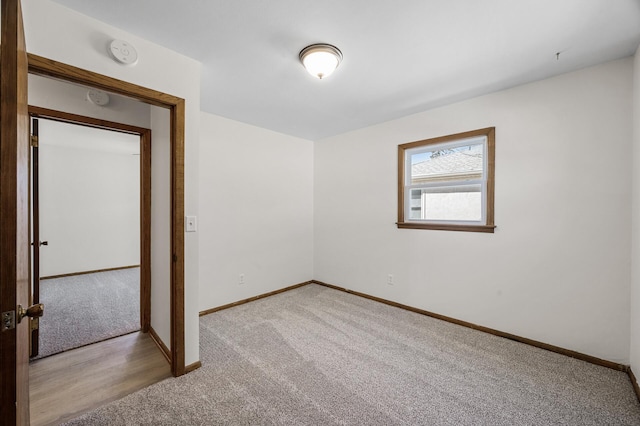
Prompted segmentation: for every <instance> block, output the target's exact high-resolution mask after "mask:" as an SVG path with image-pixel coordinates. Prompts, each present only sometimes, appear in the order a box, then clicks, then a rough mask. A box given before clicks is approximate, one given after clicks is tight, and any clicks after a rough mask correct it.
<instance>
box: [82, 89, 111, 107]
mask: <svg viewBox="0 0 640 426" xmlns="http://www.w3.org/2000/svg"><path fill="white" fill-rule="evenodd" d="M87 99H88V100H89V102H91V103H92V104H94V105H98V106H105V105H107V104H108V103H109V95H108V94H107V93H105V92H103V91H102V90H95V89H91V90H89V91H88V92H87Z"/></svg>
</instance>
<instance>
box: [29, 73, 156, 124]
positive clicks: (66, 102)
mask: <svg viewBox="0 0 640 426" xmlns="http://www.w3.org/2000/svg"><path fill="white" fill-rule="evenodd" d="M87 91H88V88H86V87H84V86H80V85H77V84H72V83H68V82H65V81H60V80H54V79H52V78H48V77H42V76H39V75H34V74H29V105H33V106H38V107H41V108H47V109H53V110H56V111H62V112H68V113H71V114H77V115H83V116H85V117H92V118H98V119H100V120H107V121H113V122H116V123H121V124H128V125H131V126H137V127H143V128H146V129H148V128H149V120H150V116H149V114H150V112H149V105H148V104H145V103H142V102H140V101H137V100H133V99H129V98H126V97H124V96H118V95H113V94H112V95H111V96H110V100H109V103H108V104H107V105H104V106H100V105H95V104H93V103H91V102H89V100H88V98H87Z"/></svg>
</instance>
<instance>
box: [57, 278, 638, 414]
mask: <svg viewBox="0 0 640 426" xmlns="http://www.w3.org/2000/svg"><path fill="white" fill-rule="evenodd" d="M200 344H201V349H200V355H201V360H202V363H203V366H202V368H200V369H199V370H196V371H195V372H193V373H191V374H188V375H186V376H182V377H179V378H171V379H167V380H165V381H163V382H160V383H158V384H155V385H153V386H150V387H148V388H146V389H143V390H141V391H138V392H136V393H134V394H131V395H129V396H128V397H125V398H124V399H121V400H119V401H115V402H113V403H111V404H108V405H106V406H104V407H102V408H99V409H97V410H95V411H93V412H91V413H88V414H86V415H84V416H82V417H80V418H78V419H75V420H73V421H71V422H69V423H68V424H69V425H418V424H422V425H557V424H563V425H638V424H640V404H639V403H638V401H637V399H636V397H635V394H634V392H633V389H632V386H631V383H630V381H629V378H628V377H627V375H626V374H624V373H622V372H618V371H614V370H610V369H607V368H604V367H599V366H595V365H592V364H588V363H586V362H583V361H579V360H575V359H572V358H568V357H565V356H562V355H558V354H555V353H552V352H548V351H544V350H541V349H537V348H533V347H531V346H527V345H524V344H521V343H517V342H513V341H510V340H507V339H503V338H500V337H496V336H492V335H489V334H485V333H482V332H479V331H474V330H471V329H468V328H464V327H460V326H457V325H453V324H449V323H446V322H442V321H439V320H436V319H433V318H429V317H425V316H422V315H418V314H415V313H412V312H407V311H404V310H401V309H398V308H393V307H390V306H387V305H383V304H379V303H376V302H373V301H370V300H367V299H363V298H360V297H357V296H353V295H350V294H346V293H342V292H339V291H336V290H332V289H328V288H325V287H321V286H318V285H313V284H312V285H307V286H305V287H301V288H299V289H296V290H292V291H289V292H286V293H282V294H279V295H276V296H272V297H269V298H266V299H262V300H258V301H255V302H252V303H249V304H246V305H242V306H238V307H235V308H232V309H228V310H224V311H220V312H216V313H213V314H210V315H207V316H205V317H202V318H201V319H200Z"/></svg>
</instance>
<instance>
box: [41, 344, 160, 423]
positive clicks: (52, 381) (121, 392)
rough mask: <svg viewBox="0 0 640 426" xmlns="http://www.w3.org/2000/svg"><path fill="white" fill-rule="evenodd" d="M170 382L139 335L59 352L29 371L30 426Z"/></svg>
mask: <svg viewBox="0 0 640 426" xmlns="http://www.w3.org/2000/svg"><path fill="white" fill-rule="evenodd" d="M170 376H171V369H170V367H169V363H168V362H167V360H166V358H165V357H164V355H163V354H162V353H161V352H160V350H159V349H158V347H157V346H156V344H155V343H154V342H153V340H151V338H150V337H149V335H148V334H143V333H140V332H136V333H131V334H127V335H125V336H121V337H116V338H114V339H110V340H106V341H104V342H100V343H96V344H93V345H89V346H85V347H82V348H79V349H74V350H72V351H68V352H63V353H60V354H57V355H53V356H50V357H47V358H43V359H40V360H37V361H33V362H32V363H31V364H30V366H29V388H30V391H29V394H30V406H31V425H34V426H40V425H55V424H58V423H61V422H64V421H66V420H70V419H72V418H74V417H77V416H79V415H81V414H83V413H86V412H87V411H90V410H92V409H94V408H97V407H99V406H101V405H103V404H106V403H107V402H110V401H114V400H116V399H119V398H122V397H124V396H126V395H128V394H130V393H132V392H135V391H137V390H139V389H142V388H144V387H146V386H149V385H151V384H153V383H156V382H159V381H160V380H163V379H165V378H167V377H170Z"/></svg>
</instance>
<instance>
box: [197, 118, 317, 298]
mask: <svg viewBox="0 0 640 426" xmlns="http://www.w3.org/2000/svg"><path fill="white" fill-rule="evenodd" d="M200 130H201V132H200V133H201V136H200V138H201V145H200V161H201V164H200V213H201V216H200V222H199V223H198V227H199V232H200V235H201V238H200V256H201V258H200V268H201V269H200V278H201V284H200V305H199V306H200V310H205V309H209V308H213V307H217V306H221V305H224V304H227V303H231V302H235V301H238V300H242V299H246V298H249V297H252V296H256V295H258V294H263V293H266V292H270V291H273V290H278V289H281V288H283V287H286V286H289V285H293V284H298V283H301V282H305V281H308V280H310V279H312V278H313V143H312V142H310V141H308V140H304V139H299V138H295V137H292V136H287V135H283V134H280V133H276V132H272V131H270V130H265V129H261V128H259V127H254V126H250V125H248V124H243V123H239V122H236V121H232V120H229V119H226V118H222V117H218V116H215V115H211V114H206V113H202V118H201V124H200ZM240 274H244V279H245V283H244V284H242V285H240V284H239V275H240Z"/></svg>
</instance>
